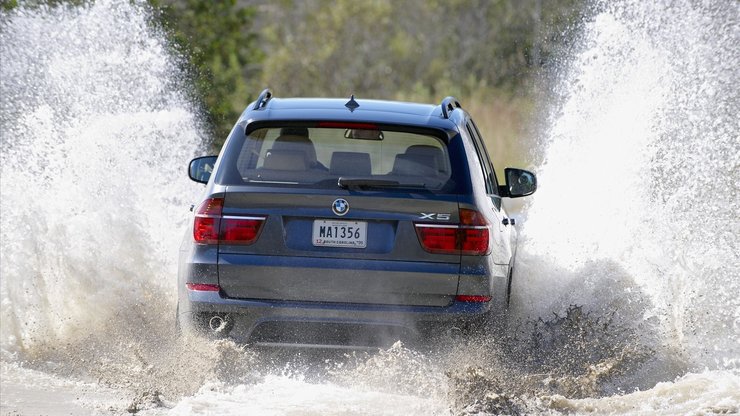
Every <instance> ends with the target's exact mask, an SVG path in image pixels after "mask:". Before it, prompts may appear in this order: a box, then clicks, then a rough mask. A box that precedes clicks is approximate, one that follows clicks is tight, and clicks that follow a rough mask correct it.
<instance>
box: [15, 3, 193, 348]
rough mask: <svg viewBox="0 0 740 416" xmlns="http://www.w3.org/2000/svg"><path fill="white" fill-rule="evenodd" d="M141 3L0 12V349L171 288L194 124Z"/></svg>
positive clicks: (104, 319) (138, 309) (112, 320)
mask: <svg viewBox="0 0 740 416" xmlns="http://www.w3.org/2000/svg"><path fill="white" fill-rule="evenodd" d="M146 16H147V14H146V13H145V6H142V5H137V4H127V3H126V2H119V3H113V2H106V1H102V2H98V3H96V4H94V5H90V6H88V7H80V8H62V7H56V8H39V9H32V8H21V9H19V10H17V11H14V12H12V14H11V15H10V16H6V17H4V18H3V20H2V25H3V27H2V32H0V55H1V56H2V67H1V68H2V77H0V88H1V91H2V93H1V94H2V97H3V99H2V108H1V112H0V122H2V128H1V131H2V153H1V159H0V162H1V164H2V172H1V177H2V207H1V208H0V211H1V212H2V234H1V236H2V262H0V266H1V267H2V268H1V269H0V270H1V273H2V285H1V286H0V290H1V292H0V296H1V299H2V317H3V325H2V337H1V342H2V344H1V345H2V352H3V355H8V354H19V357H20V358H29V356H28V355H29V354H33V350H34V348H35V347H37V346H38V345H44V344H46V345H48V344H52V343H55V342H62V341H64V340H65V339H69V338H74V337H75V334H78V335H79V334H80V333H82V334H87V333H90V332H95V331H106V330H107V328H109V327H110V326H111V325H116V322H117V321H125V320H127V319H129V318H131V317H133V316H136V315H142V314H144V315H145V314H146V313H154V312H155V311H154V310H149V311H148V310H147V306H142V305H146V304H147V303H150V302H155V303H161V304H169V303H170V302H171V299H172V298H173V290H172V289H173V287H172V280H171V276H173V275H174V273H175V271H174V265H175V259H176V257H177V252H176V250H177V242H178V241H179V239H180V237H181V235H182V231H180V230H181V228H182V225H183V224H184V223H183V221H184V219H185V218H186V216H185V214H186V213H187V206H188V205H187V204H188V203H189V202H190V201H191V200H192V197H193V196H194V195H195V194H194V191H195V190H194V188H193V187H192V186H191V185H190V184H189V183H187V177H183V173H182V172H183V166H186V163H187V161H188V159H189V158H190V157H191V156H192V155H193V154H194V152H195V151H197V149H198V148H199V147H200V146H201V143H202V142H203V137H202V133H201V128H200V127H199V123H198V120H197V118H196V117H194V115H193V114H194V112H193V110H192V105H191V103H190V102H189V101H188V100H187V99H186V97H185V96H184V95H183V93H182V91H183V81H184V80H183V79H182V77H180V76H179V75H178V62H177V60H176V59H174V58H173V56H172V55H171V54H170V53H169V52H168V46H167V44H166V43H165V42H163V41H162V40H161V39H162V38H163V36H162V35H161V34H159V33H158V32H157V31H156V30H155V29H153V28H152V27H151V26H150V22H149V21H148V20H147V17H146Z"/></svg>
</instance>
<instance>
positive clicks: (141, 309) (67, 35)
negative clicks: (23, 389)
mask: <svg viewBox="0 0 740 416" xmlns="http://www.w3.org/2000/svg"><path fill="white" fill-rule="evenodd" d="M593 6H594V7H593V15H592V16H591V17H590V18H589V19H588V21H586V22H584V23H583V28H582V32H583V33H582V36H581V38H580V43H579V44H578V45H575V46H574V48H573V50H572V51H570V53H569V54H566V55H564V58H563V59H562V60H563V62H561V63H560V64H558V65H557V66H556V68H555V69H556V71H555V72H556V73H557V78H558V79H557V82H556V83H555V85H556V89H555V91H554V94H553V95H554V99H553V101H552V109H551V112H550V117H549V119H548V120H547V123H546V124H547V125H546V126H545V128H543V133H542V135H541V136H542V140H541V141H542V149H540V150H541V151H542V152H544V156H545V162H544V164H543V166H542V167H541V168H539V169H536V170H537V171H538V174H539V179H540V190H539V191H538V193H537V194H535V196H534V198H533V199H532V203H531V204H530V206H529V207H528V210H527V211H526V214H525V215H526V218H525V220H524V221H522V223H523V224H524V228H523V233H522V237H521V239H520V244H521V246H520V250H519V257H518V261H517V265H516V275H515V281H514V288H513V289H514V293H513V299H512V302H513V303H512V311H511V312H512V314H511V319H510V322H509V325H508V331H509V332H508V333H505V334H503V335H501V334H497V335H500V336H498V337H496V338H492V339H480V340H478V341H479V342H473V343H471V344H469V345H464V346H463V345H454V346H453V348H441V349H440V350H439V351H432V352H425V353H421V352H418V351H411V350H408V349H406V348H404V347H403V346H401V345H395V346H394V347H393V348H391V349H389V350H387V351H383V352H381V353H379V354H375V355H372V354H371V355H361V354H360V355H352V356H350V357H341V356H340V357H332V358H331V359H330V360H326V361H322V360H320V359H318V360H317V359H308V360H307V361H306V365H305V366H303V367H302V366H300V365H299V366H298V367H299V368H297V369H296V368H293V367H294V366H295V365H297V364H295V363H294V362H291V361H289V362H288V363H287V364H286V363H285V362H284V360H282V359H277V360H273V357H271V356H270V355H268V354H262V353H256V352H251V351H245V350H243V349H242V348H240V347H237V346H235V345H233V344H232V343H229V342H208V341H204V340H187V339H185V340H183V339H180V340H177V339H176V337H175V336H174V331H173V329H172V325H173V320H172V313H173V308H174V305H173V303H174V298H175V293H174V290H173V289H174V287H173V282H174V276H175V261H176V258H177V246H178V243H179V240H180V238H181V234H182V229H183V228H184V221H185V220H186V219H187V207H188V206H189V204H190V203H191V202H192V201H193V199H194V198H195V197H196V195H197V193H198V192H199V188H198V186H196V185H193V184H192V183H190V182H189V181H188V180H187V178H186V176H185V175H184V169H183V168H184V166H185V164H186V163H187V161H188V159H189V158H190V157H191V156H193V155H194V154H196V153H198V152H199V151H202V150H203V145H202V143H203V142H204V138H203V136H204V135H203V129H202V127H201V125H200V124H199V121H198V117H197V116H196V115H195V114H196V113H195V111H194V110H193V105H192V103H191V102H190V101H189V100H188V98H187V96H186V94H185V93H184V91H187V90H188V88H189V86H188V83H187V80H186V79H185V78H184V77H183V76H182V75H181V73H180V71H179V65H180V62H179V61H178V58H177V57H175V56H174V55H173V54H172V53H171V51H170V49H169V48H168V45H167V43H166V42H165V41H163V39H164V36H163V34H162V33H160V32H159V31H158V30H156V29H155V28H153V27H152V25H151V24H150V21H149V17H148V16H149V12H148V9H147V6H145V5H144V3H137V2H133V3H132V2H128V1H112V0H103V1H98V2H96V3H94V4H89V5H85V6H82V7H68V8H64V7H55V8H45V7H42V8H23V7H22V8H20V9H18V10H15V11H13V12H10V13H8V14H6V15H3V16H2V17H1V18H0V25H2V26H0V58H1V60H0V75H1V76H0V96H2V102H1V107H0V123H1V124H0V134H2V147H1V148H0V164H1V167H0V168H1V169H2V170H1V171H0V185H1V186H0V196H1V206H0V218H1V221H2V222H1V228H0V239H1V240H0V243H1V244H0V256H1V258H0V276H1V278H0V317H1V318H2V327H1V328H0V358H1V359H2V361H3V363H2V365H3V367H2V369H3V375H4V376H5V375H7V374H11V375H13V377H19V378H20V379H21V382H23V377H25V374H26V373H23V372H19V373H18V372H17V371H19V370H17V369H16V370H14V369H12V368H11V369H10V370H8V366H9V365H10V364H18V365H29V366H30V367H31V368H35V369H40V370H41V371H43V372H48V373H50V374H55V375H57V376H61V377H69V378H70V379H77V378H81V379H85V380H90V379H93V380H97V381H98V383H99V384H104V385H109V386H112V387H114V388H117V389H128V390H133V392H134V393H133V394H135V395H136V397H135V398H134V400H133V403H132V404H131V405H130V406H129V408H128V409H126V408H125V407H124V408H119V410H120V411H122V412H123V411H124V410H128V411H138V410H141V409H143V408H147V406H148V408H149V409H148V410H149V411H152V412H154V413H152V414H160V413H159V411H160V410H161V412H169V413H172V414H183V413H208V412H210V413H219V414H243V413H244V412H247V411H252V412H254V413H259V414H285V413H290V412H294V411H299V412H300V413H302V414H332V413H333V414H345V413H353V412H354V413H361V414H399V413H402V414H445V413H447V412H454V413H461V414H470V413H473V414H485V413H499V412H505V413H511V414H517V413H537V412H547V413H550V414H552V413H558V412H565V413H572V412H590V411H592V410H593V409H599V411H603V412H607V413H608V412H614V413H630V412H631V411H632V412H634V411H637V410H635V409H640V411H644V412H650V411H651V410H652V411H653V413H660V411H665V409H666V408H667V409H669V410H668V413H671V412H670V410H671V409H672V410H673V413H687V412H691V411H694V410H697V409H698V410H702V411H705V412H733V411H734V412H738V411H740V396H739V395H738V393H737V392H738V391H740V370H739V369H738V367H740V365H739V364H740V295H738V294H740V280H738V277H739V276H740V260H739V257H738V256H739V254H738V253H740V247H739V245H738V236H740V221H739V218H740V212H739V210H738V207H739V205H740V198H738V188H739V187H740V168H739V166H740V140H739V139H738V132H739V131H740V125H739V124H738V123H739V119H738V117H737V113H738V111H737V110H738V107H739V106H738V103H740V96H739V93H738V88H737V86H736V85H735V84H736V80H737V79H738V78H740V77H739V76H738V75H740V74H739V71H738V69H737V68H738V67H739V65H738V63H740V50H738V48H737V47H736V45H738V44H740V26H739V23H738V20H739V19H740V5H739V4H738V3H736V2H705V3H700V2H692V1H688V0H686V1H677V2H670V4H669V5H665V4H660V3H656V2H640V1H636V0H624V1H619V2H603V3H597V4H594V5H593ZM573 305H579V306H573ZM553 314H556V316H555V317H553ZM9 363H10V364H9ZM11 367H12V365H11ZM316 367H318V369H317V368H316ZM705 369H707V371H705V372H703V373H697V372H700V371H704V370H705ZM311 374H314V376H311ZM678 376H680V378H679V379H677V380H675V382H670V381H671V380H674V379H675V378H676V377H678ZM658 382H664V383H660V384H657V385H656V383H658ZM653 386H655V387H653ZM634 389H650V390H646V391H641V392H637V393H632V394H622V395H619V394H616V395H614V396H613V397H602V396H605V395H611V394H615V393H620V394H621V393H624V392H631V391H632V390H634ZM183 395H185V396H186V397H182V396H183ZM665 397H668V398H669V399H665ZM686 397H689V399H686ZM579 398H580V399H579ZM678 398H680V400H678ZM168 400H177V402H176V403H171V402H168ZM674 402H675V403H674ZM676 403H677V404H676ZM110 406H114V405H113V404H112V403H109V404H108V405H106V406H105V407H106V408H108V407H110ZM115 406H118V405H115ZM640 406H642V407H640ZM671 406H672V407H671ZM167 408H170V409H167Z"/></svg>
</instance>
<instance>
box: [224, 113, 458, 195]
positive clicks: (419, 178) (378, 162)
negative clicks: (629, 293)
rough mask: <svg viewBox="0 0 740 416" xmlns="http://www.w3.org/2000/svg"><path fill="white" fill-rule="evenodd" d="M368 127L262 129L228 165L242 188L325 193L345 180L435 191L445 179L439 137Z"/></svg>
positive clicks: (446, 160) (447, 172)
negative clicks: (323, 190) (303, 189)
mask: <svg viewBox="0 0 740 416" xmlns="http://www.w3.org/2000/svg"><path fill="white" fill-rule="evenodd" d="M325 124H331V123H325ZM369 127H371V128H346V127H269V128H261V129H257V130H254V131H252V132H251V133H250V134H249V135H247V137H246V139H245V140H244V142H243V144H242V145H241V147H240V149H239V152H238V156H237V157H236V158H235V160H234V158H231V160H232V161H233V162H232V163H235V164H236V170H237V171H238V174H239V175H238V176H239V177H240V179H241V183H242V184H250V185H257V186H259V185H269V186H276V185H277V186H301V187H306V186H310V187H317V188H330V187H337V182H338V180H339V178H344V180H346V181H347V182H348V183H350V182H351V183H355V184H369V185H368V186H377V187H384V188H404V187H407V188H408V187H411V188H418V187H421V188H425V189H428V190H440V189H442V188H443V187H444V186H445V184H447V182H448V181H449V180H450V177H451V175H452V167H451V164H450V157H449V154H448V149H447V145H446V143H445V142H444V141H443V140H442V139H441V138H439V137H436V136H434V135H431V134H419V133H415V132H406V131H393V130H379V129H377V128H372V126H369ZM227 163H229V162H227ZM234 179H235V178H234Z"/></svg>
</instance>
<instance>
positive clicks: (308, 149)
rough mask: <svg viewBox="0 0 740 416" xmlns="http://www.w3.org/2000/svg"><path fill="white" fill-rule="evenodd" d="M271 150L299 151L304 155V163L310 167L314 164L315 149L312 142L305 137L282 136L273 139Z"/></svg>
mask: <svg viewBox="0 0 740 416" xmlns="http://www.w3.org/2000/svg"><path fill="white" fill-rule="evenodd" d="M272 149H273V150H293V151H301V152H303V153H304V154H305V155H306V163H307V164H308V165H312V164H313V163H315V162H316V149H315V148H314V146H313V142H312V141H311V139H309V138H308V137H307V136H297V135H288V134H283V135H280V136H278V137H277V139H275V143H273V145H272Z"/></svg>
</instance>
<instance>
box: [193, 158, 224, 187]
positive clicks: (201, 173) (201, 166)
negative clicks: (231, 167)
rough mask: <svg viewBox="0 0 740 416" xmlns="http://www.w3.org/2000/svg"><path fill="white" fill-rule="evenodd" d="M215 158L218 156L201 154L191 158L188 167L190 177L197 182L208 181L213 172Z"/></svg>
mask: <svg viewBox="0 0 740 416" xmlns="http://www.w3.org/2000/svg"><path fill="white" fill-rule="evenodd" d="M216 159H218V156H202V157H196V158H195V159H193V160H191V161H190V167H189V168H188V175H189V176H190V179H192V180H194V181H195V182H198V183H208V180H209V179H210V178H211V173H213V166H215V165H216Z"/></svg>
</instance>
